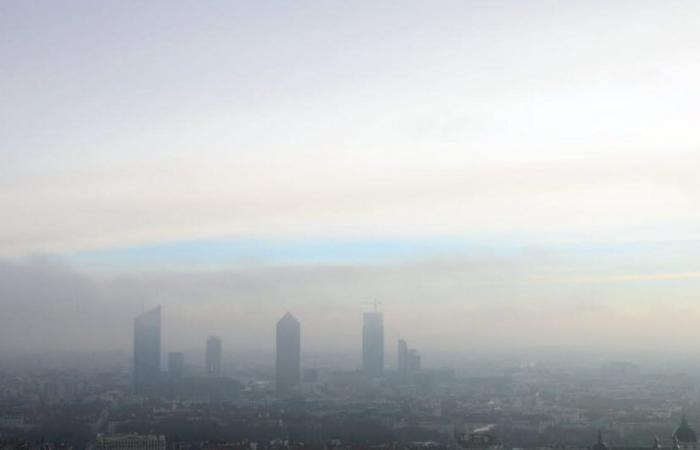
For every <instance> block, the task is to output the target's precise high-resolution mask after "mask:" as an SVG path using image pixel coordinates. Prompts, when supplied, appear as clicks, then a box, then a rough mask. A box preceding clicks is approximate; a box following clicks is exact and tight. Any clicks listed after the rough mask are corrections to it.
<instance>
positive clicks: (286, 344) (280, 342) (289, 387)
mask: <svg viewBox="0 0 700 450" xmlns="http://www.w3.org/2000/svg"><path fill="white" fill-rule="evenodd" d="M276 337H277V346H276V347H275V351H276V352H277V361H276V365H275V378H276V381H277V393H278V394H282V395H283V394H287V393H289V392H291V391H293V390H294V388H296V387H297V386H298V385H299V382H300V377H301V325H299V321H298V320H297V319H295V318H294V316H292V315H291V314H289V313H287V314H285V315H284V317H282V318H281V319H280V320H279V322H277V336H276Z"/></svg>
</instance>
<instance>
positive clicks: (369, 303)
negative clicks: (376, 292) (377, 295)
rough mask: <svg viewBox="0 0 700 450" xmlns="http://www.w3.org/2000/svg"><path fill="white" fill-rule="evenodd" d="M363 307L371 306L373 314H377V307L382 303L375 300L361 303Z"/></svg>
mask: <svg viewBox="0 0 700 450" xmlns="http://www.w3.org/2000/svg"><path fill="white" fill-rule="evenodd" d="M362 304H363V305H372V306H373V307H374V312H377V306H379V305H381V304H382V302H378V301H376V300H374V301H371V302H362Z"/></svg>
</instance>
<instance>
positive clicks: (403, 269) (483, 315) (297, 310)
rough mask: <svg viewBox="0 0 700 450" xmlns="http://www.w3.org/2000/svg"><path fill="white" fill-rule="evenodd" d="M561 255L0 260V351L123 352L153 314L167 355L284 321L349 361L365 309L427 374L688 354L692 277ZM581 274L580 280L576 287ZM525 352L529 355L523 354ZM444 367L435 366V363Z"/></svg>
mask: <svg viewBox="0 0 700 450" xmlns="http://www.w3.org/2000/svg"><path fill="white" fill-rule="evenodd" d="M576 269H580V270H583V266H582V265H581V264H580V263H575V262H573V260H572V259H571V258H568V259H567V258H563V257H561V256H556V255H554V256H553V255H549V254H537V253H536V252H535V253H531V254H527V253H524V254H522V255H519V256H514V257H511V258H493V259H490V260H487V259H481V260H469V259H468V258H452V259H448V258H445V259H433V260H421V261H414V262H402V263H383V264H355V265H350V264H348V265H340V264H335V265H333V264H316V265H304V264H296V265H277V266H272V265H259V266H254V265H250V266H242V267H232V268H229V269H221V270H196V271H195V270H190V271H184V270H181V271H173V270H171V271H165V270H156V269H153V270H142V271H119V272H116V271H112V272H95V271H93V272H90V271H86V270H82V269H81V270H79V269H76V268H73V267H71V266H70V265H68V264H67V263H65V262H61V261H59V260H56V259H40V258H36V259H22V260H12V261H10V260H5V261H2V262H1V263H0V301H1V302H2V304H1V305H0V307H1V308H2V311H3V314H2V315H1V316H0V350H2V351H34V352H35V351H45V350H73V351H75V350H77V351H87V350H126V351H129V350H130V348H131V346H132V345H133V341H132V339H133V337H132V330H133V328H132V327H133V318H134V317H135V316H136V315H138V314H139V313H140V312H141V311H142V309H143V308H151V307H154V306H156V305H162V308H163V346H164V351H168V350H170V351H176V350H183V349H186V350H189V349H198V348H203V345H204V341H205V339H206V337H207V336H209V335H212V334H216V335H219V336H221V337H222V338H223V340H224V348H225V350H226V351H227V352H246V351H257V352H264V353H267V352H270V351H272V349H273V345H274V344H273V336H274V334H273V333H274V331H273V330H274V325H275V323H276V321H277V320H278V319H279V317H281V316H282V315H283V314H284V313H285V312H286V311H291V312H292V313H293V314H294V315H295V316H296V317H297V318H298V319H299V320H300V322H301V324H302V346H303V347H302V348H303V351H304V352H306V353H308V352H316V351H318V352H337V353H343V354H350V355H359V353H360V342H361V312H362V311H364V310H367V309H368V308H370V307H369V306H368V305H363V304H362V302H366V301H371V300H374V299H377V300H379V301H381V302H382V303H383V304H382V305H380V309H381V310H382V311H383V312H384V314H385V333H386V337H385V340H386V342H387V348H388V353H389V354H391V352H392V351H393V347H394V346H395V345H394V343H395V342H396V340H397V339H398V338H405V339H407V340H409V342H410V343H411V345H413V346H415V347H417V348H418V349H420V351H421V352H422V354H423V355H424V361H425V362H426V364H430V361H431V353H432V354H433V363H436V362H437V361H438V359H439V358H438V356H440V357H441V358H442V357H443V356H444V355H446V354H450V353H452V354H453V355H460V356H465V355H467V356H468V355H472V356H473V355H483V354H487V353H488V352H496V353H502V352H504V351H507V352H510V353H511V354H514V355H517V354H518V352H524V353H522V354H530V355H537V354H538V352H539V353H541V355H540V356H542V354H545V353H546V352H547V351H563V350H568V351H573V352H579V353H580V354H584V353H586V354H595V353H601V354H604V355H615V354H618V355H628V356H629V355H641V354H645V353H646V354H647V355H648V356H650V357H652V356H654V355H656V356H661V355H669V354H674V355H676V354H682V353H684V352H692V351H693V349H695V347H696V346H695V342H697V339H698V337H700V331H698V330H697V327H696V326H695V324H697V323H698V319H700V310H699V309H698V307H697V306H696V305H695V302H694V298H693V297H694V296H693V295H692V293H693V292H696V291H697V289H698V288H699V287H700V275H698V274H696V273H687V272H679V273H675V274H673V273H658V274H654V273H649V272H647V273H645V274H643V275H639V274H637V275H634V274H626V275H621V276H619V277H611V276H610V275H608V274H606V275H604V276H596V275H595V274H591V273H590V272H589V273H588V274H585V273H583V272H579V273H578V274H577V273H576V272H575V270H576ZM583 275H585V276H583ZM528 352H529V353H528ZM442 361H444V360H443V359H440V362H442Z"/></svg>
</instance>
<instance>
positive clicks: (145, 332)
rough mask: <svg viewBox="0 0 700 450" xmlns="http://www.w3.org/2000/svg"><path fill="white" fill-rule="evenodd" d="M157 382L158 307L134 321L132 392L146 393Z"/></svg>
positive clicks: (158, 378) (158, 363)
mask: <svg viewBox="0 0 700 450" xmlns="http://www.w3.org/2000/svg"><path fill="white" fill-rule="evenodd" d="M159 380H160V306H158V307H156V308H153V309H152V310H150V311H147V312H145V313H143V314H141V315H140V316H138V317H137V318H136V319H135V320H134V392H135V393H137V394H143V393H145V392H148V391H149V390H151V389H153V388H154V387H156V386H157V385H158V382H159Z"/></svg>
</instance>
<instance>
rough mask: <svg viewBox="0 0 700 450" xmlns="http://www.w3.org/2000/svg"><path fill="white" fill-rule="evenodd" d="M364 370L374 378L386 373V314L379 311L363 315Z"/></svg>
mask: <svg viewBox="0 0 700 450" xmlns="http://www.w3.org/2000/svg"><path fill="white" fill-rule="evenodd" d="M362 370H363V371H364V373H365V375H367V376H368V377H372V378H374V377H380V376H382V374H383V373H384V315H383V314H382V313H380V312H378V311H372V312H366V313H364V314H363V317H362Z"/></svg>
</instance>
